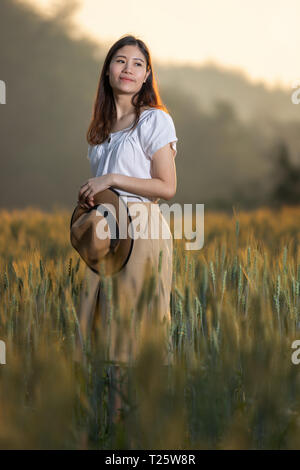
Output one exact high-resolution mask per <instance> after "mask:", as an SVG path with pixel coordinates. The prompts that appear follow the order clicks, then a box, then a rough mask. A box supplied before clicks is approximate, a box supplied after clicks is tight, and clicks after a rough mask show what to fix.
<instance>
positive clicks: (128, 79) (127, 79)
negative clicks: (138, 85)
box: [121, 77, 133, 82]
mask: <svg viewBox="0 0 300 470" xmlns="http://www.w3.org/2000/svg"><path fill="white" fill-rule="evenodd" d="M121 80H126V81H127V82H133V80H131V78H124V77H121Z"/></svg>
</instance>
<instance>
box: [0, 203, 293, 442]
mask: <svg viewBox="0 0 300 470" xmlns="http://www.w3.org/2000/svg"><path fill="white" fill-rule="evenodd" d="M69 220H70V214H69V213H64V212H55V213H52V214H44V213H42V212H40V211H38V210H34V209H26V210H23V211H14V212H11V213H9V212H7V211H2V212H1V221H2V223H1V227H0V251H1V258H0V296H1V299H0V339H2V340H4V341H5V343H6V362H7V363H6V364H5V365H0V377H1V382H0V399H1V407H0V418H1V419H0V448H9V449H15V448H34V449H48V448H61V449H66V448H70V449H159V448H161V449H164V448H166V449H195V448H199V449H292V448H295V449H299V448H300V432H299V431H300V429H299V426H300V414H299V413H300V402H299V397H300V393H299V392H300V374H299V371H300V365H299V366H297V365H295V364H293V363H292V362H291V354H292V352H293V350H292V349H291V344H292V342H293V340H294V339H300V331H299V330H300V318H299V317H300V301H299V295H300V294H299V290H300V289H299V286H300V251H299V220H300V208H299V207H298V208H291V207H285V208H283V209H281V210H279V211H277V212H273V211H271V210H269V209H266V208H262V209H259V210H256V211H253V212H250V213H243V212H240V213H236V212H234V214H233V216H232V217H230V216H227V215H225V214H223V213H206V214H205V240H204V247H203V249H202V250H200V251H195V252H194V251H185V250H184V241H182V240H174V256H173V287H172V293H171V299H170V302H171V314H172V324H171V329H170V331H169V338H168V340H169V341H170V343H171V344H172V346H173V351H174V361H173V364H171V365H170V366H165V365H163V348H164V347H165V346H166V344H163V342H162V341H161V340H160V338H161V336H160V334H159V332H160V325H159V324H157V323H156V322H155V321H154V320H153V321H150V323H148V324H147V325H148V327H147V331H146V332H144V334H143V336H142V338H143V340H142V341H141V346H140V354H139V357H138V359H137V361H136V362H135V363H134V364H132V365H130V366H127V367H126V366H125V365H124V366H123V367H121V375H120V378H119V380H117V381H116V379H115V376H114V367H113V364H112V363H110V362H108V361H107V356H106V355H105V347H106V346H107V343H105V341H104V338H105V337H106V341H109V334H110V329H109V325H112V322H113V321H115V322H117V324H119V332H118V335H119V336H118V337H119V339H120V341H122V338H125V337H126V335H127V333H128V331H129V330H128V329H131V331H132V328H137V324H138V322H137V318H138V314H139V312H130V314H129V316H128V317H127V318H126V321H125V314H123V313H122V306H120V305H119V304H118V299H116V298H114V294H113V291H112V284H111V282H110V280H109V278H103V289H105V292H106V296H107V299H108V305H109V316H108V328H107V330H106V332H105V334H104V332H103V330H99V331H97V335H95V337H94V340H93V341H92V342H91V345H90V346H91V347H90V349H89V353H88V354H87V356H86V361H85V362H82V363H79V364H78V363H76V362H75V361H74V350H75V344H76V335H77V331H78V322H77V315H76V311H77V308H78V302H79V298H80V294H81V292H82V289H84V288H85V286H84V283H83V275H84V266H83V263H82V262H81V261H80V259H79V256H78V255H77V254H76V252H75V251H74V250H73V248H72V247H71V245H70V242H69ZM153 282H154V283H155V279H154V280H153V278H152V277H151V275H150V274H149V276H146V278H145V290H144V294H143V296H142V297H141V298H140V299H139V303H138V305H139V311H142V310H143V307H144V306H145V305H147V303H149V302H151V301H152V297H151V296H152V293H153ZM154 307H155V302H154ZM154 310H155V308H154ZM118 322H119V323H118ZM135 331H136V334H137V335H139V334H140V332H139V330H138V328H137V329H136V330H135ZM105 335H108V336H105ZM170 343H169V344H170ZM114 394H120V395H121V398H122V407H123V409H122V411H123V414H122V417H121V419H120V420H119V421H118V422H114V420H113V399H114Z"/></svg>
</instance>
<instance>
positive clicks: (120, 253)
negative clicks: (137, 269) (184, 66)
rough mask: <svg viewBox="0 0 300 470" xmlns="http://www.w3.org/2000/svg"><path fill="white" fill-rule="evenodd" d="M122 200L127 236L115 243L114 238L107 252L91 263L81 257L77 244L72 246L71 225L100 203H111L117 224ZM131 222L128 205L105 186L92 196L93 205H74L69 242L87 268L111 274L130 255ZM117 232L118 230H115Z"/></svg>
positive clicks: (115, 271) (116, 270) (123, 263)
mask: <svg viewBox="0 0 300 470" xmlns="http://www.w3.org/2000/svg"><path fill="white" fill-rule="evenodd" d="M120 200H121V201H122V204H123V207H124V208H125V209H126V230H127V238H121V239H118V241H117V243H116V242H115V240H113V242H112V243H111V249H110V250H109V252H108V254H107V255H106V256H105V257H104V258H102V259H99V260H97V261H95V262H94V263H93V264H92V263H91V261H90V260H88V259H86V258H85V257H83V254H82V253H81V252H80V248H78V246H74V244H73V243H72V225H73V224H74V223H75V222H76V221H77V220H78V219H79V217H81V216H82V215H83V214H86V213H89V212H91V211H93V210H96V209H97V207H98V206H99V205H100V204H112V205H113V206H114V208H115V212H116V223H117V226H118V223H119V220H120V219H119V201H120ZM131 222H132V218H131V215H130V212H129V209H128V206H127V205H126V204H125V202H124V201H123V199H122V198H121V197H120V195H119V193H118V192H117V191H116V190H115V189H113V188H107V189H106V190H104V191H100V192H99V193H97V194H95V196H94V206H93V207H91V208H83V207H81V206H80V204H79V203H78V204H77V206H76V207H75V209H74V211H73V213H72V216H71V221H70V234H71V244H72V246H73V247H74V248H75V249H76V251H77V252H78V253H79V255H80V256H81V258H82V259H83V260H84V262H85V263H86V264H87V265H88V266H89V268H90V269H91V270H92V271H93V272H95V273H96V274H101V273H104V274H105V275H112V274H115V273H117V272H120V271H121V270H122V269H123V268H124V267H125V265H126V264H127V263H128V261H129V258H130V255H131V253H132V250H133V244H134V238H133V237H130V236H128V227H129V225H130V224H131ZM117 233H118V230H117Z"/></svg>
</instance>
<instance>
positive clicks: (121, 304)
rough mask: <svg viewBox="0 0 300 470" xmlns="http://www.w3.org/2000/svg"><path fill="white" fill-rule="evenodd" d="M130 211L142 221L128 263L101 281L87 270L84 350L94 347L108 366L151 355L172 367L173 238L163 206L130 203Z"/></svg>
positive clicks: (82, 313) (81, 315) (82, 301)
mask: <svg viewBox="0 0 300 470" xmlns="http://www.w3.org/2000/svg"><path fill="white" fill-rule="evenodd" d="M141 205H142V206H143V207H142V208H141ZM127 206H128V209H129V212H130V215H131V216H132V219H133V220H134V219H135V217H137V216H138V217H139V219H140V221H141V223H140V224H138V225H135V224H133V232H134V238H135V239H134V244H133V249H132V252H131V255H130V258H129V260H128V262H127V264H126V265H125V266H124V268H123V269H122V270H121V271H120V272H118V273H116V274H114V275H111V276H102V277H101V276H100V275H99V274H96V273H94V272H93V271H92V270H91V269H90V268H89V267H88V266H86V268H85V275H84V282H83V288H82V291H81V298H80V304H79V310H78V318H79V325H80V345H81V346H80V347H84V348H87V349H89V348H90V347H92V344H93V343H95V344H97V348H98V349H97V350H99V345H100V349H101V354H102V355H103V359H104V360H105V361H114V362H118V363H123V364H132V363H133V362H134V361H136V360H137V358H138V357H139V354H141V353H144V354H147V351H150V350H152V351H157V352H158V356H157V357H160V358H162V364H164V365H168V364H169V365H170V364H172V362H173V348H172V339H171V312H170V293H171V287H172V272H173V238H172V234H171V231H170V228H169V225H168V223H167V221H166V220H165V218H164V216H163V214H162V212H161V210H160V207H159V205H158V204H156V203H153V202H136V201H129V202H127ZM138 234H139V235H140V236H139V237H138ZM143 237H144V238H143ZM150 343H151V348H152V349H151V348H150V349H149V345H150ZM153 348H154V349H153ZM152 354H153V353H152Z"/></svg>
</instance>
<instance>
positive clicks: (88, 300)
mask: <svg viewBox="0 0 300 470" xmlns="http://www.w3.org/2000/svg"><path fill="white" fill-rule="evenodd" d="M87 140H88V143H89V148H88V159H89V160H90V165H91V171H92V174H93V177H92V178H90V179H88V181H87V182H85V183H84V184H83V185H82V186H81V188H80V191H79V197H78V199H79V202H80V205H81V206H82V207H85V208H89V207H93V197H94V195H95V194H96V193H97V192H99V191H103V190H105V189H107V188H109V187H112V188H114V189H115V190H117V191H118V192H119V194H120V195H121V197H122V199H123V201H124V202H125V203H126V204H127V206H128V209H129V212H131V208H132V211H133V212H132V215H133V216H134V214H137V213H136V212H134V210H133V208H135V209H136V204H138V205H143V206H144V207H145V208H146V209H147V215H146V226H145V227H144V229H145V231H146V232H147V233H148V234H149V233H150V232H149V230H150V227H151V226H154V225H156V224H157V215H158V216H159V217H158V219H159V222H160V224H161V225H166V224H167V222H166V221H165V219H164V217H163V215H162V213H161V211H160V209H159V205H158V204H157V202H158V201H159V199H160V198H162V199H165V200H170V199H171V198H172V197H173V196H174V195H175V193H176V184H177V183H176V168H175V162H174V158H175V156H176V153H177V150H176V142H177V140H178V139H177V137H176V131H175V127H174V123H173V120H172V118H171V116H170V115H169V114H168V112H167V110H166V108H165V106H164V105H163V104H162V102H161V99H160V96H159V93H158V89H157V85H156V82H155V78H154V75H153V69H152V62H151V58H150V53H149V51H148V48H147V47H146V45H145V44H144V43H143V41H141V40H139V39H136V38H135V37H134V36H125V37H123V38H121V39H119V40H118V41H117V42H116V43H115V44H114V45H113V46H112V47H111V48H110V50H109V52H108V54H107V57H106V59H105V61H104V65H103V69H102V73H101V76H100V80H99V85H98V91H97V95H96V99H95V103H94V113H93V119H92V121H91V124H90V127H89V130H88V133H87ZM168 230H169V228H168ZM169 234H170V237H169V238H168V239H163V238H162V237H161V236H160V238H159V239H151V237H149V238H148V239H144V238H137V239H135V241H134V247H133V251H132V253H131V256H130V258H129V261H128V263H127V264H126V265H125V267H124V268H123V269H122V270H121V271H120V272H119V273H117V274H115V275H113V276H111V286H110V288H111V289H112V291H113V292H112V298H113V299H114V301H116V299H118V302H119V305H120V306H121V308H122V314H121V315H120V317H119V319H120V318H121V319H122V320H124V319H125V317H126V316H127V319H128V318H129V317H130V318H132V314H136V315H138V316H139V317H140V316H141V310H143V314H144V317H145V318H148V320H149V319H150V320H151V315H154V312H158V315H159V318H160V320H161V321H162V322H164V323H162V324H164V326H169V325H170V320H171V317H170V305H169V304H170V291H171V283H172V251H173V240H172V235H171V232H170V230H169ZM151 273H152V274H154V275H155V276H156V282H155V283H154V285H155V289H154V292H152V300H153V298H155V295H156V298H155V300H156V302H154V301H153V302H149V299H148V300H146V302H145V301H144V303H143V288H144V289H145V286H147V280H148V281H149V282H150V280H151V275H150V274H151ZM144 275H145V276H144ZM147 275H148V277H147ZM85 283H86V285H87V289H83V291H82V296H81V301H80V308H79V322H80V326H81V331H82V334H83V336H84V337H85V339H87V338H89V335H90V333H91V330H93V331H94V330H96V331H98V332H99V336H100V335H101V334H104V332H105V331H106V330H105V325H106V326H107V316H108V312H109V311H110V308H111V304H110V305H108V303H109V301H108V295H107V289H106V288H104V284H103V283H101V279H100V276H99V275H97V274H95V273H94V272H93V271H92V270H91V269H89V267H88V266H86V272H85ZM148 287H149V285H148ZM150 290H151V289H150ZM86 293H87V295H86ZM144 300H145V299H144ZM145 303H146V304H147V305H145ZM150 304H151V306H150ZM149 312H150V313H149ZM149 315H150V316H149ZM135 318H136V317H135ZM110 320H111V319H110ZM124 321H125V320H124ZM143 322H144V320H142V324H141V329H140V330H139V334H138V335H137V334H136V331H135V330H134V328H133V329H131V333H130V332H129V333H126V334H125V333H124V329H123V328H122V327H120V324H119V327H118V328H117V327H116V324H115V325H114V326H112V325H111V328H110V339H109V349H110V351H109V359H110V360H116V361H121V362H125V363H128V362H130V360H131V359H132V358H133V359H134V358H135V357H136V354H137V352H138V349H139V346H138V343H139V341H140V344H141V342H142V336H143V334H147V335H148V334H149V330H148V326H149V325H150V323H151V321H150V323H148V324H147V322H146V320H145V322H144V324H143ZM152 323H153V322H152ZM99 324H102V326H101V327H99ZM146 324H147V325H148V326H145V325H146ZM97 325H98V327H99V328H98V327H97ZM124 325H125V323H124V324H123V326H124ZM161 330H163V328H161ZM120 342H122V344H121V346H120V344H119V343H120ZM119 346H120V347H119ZM169 346H170V344H169ZM118 348H119V349H118ZM130 348H131V349H130ZM169 358H170V356H169ZM166 360H168V359H166Z"/></svg>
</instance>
